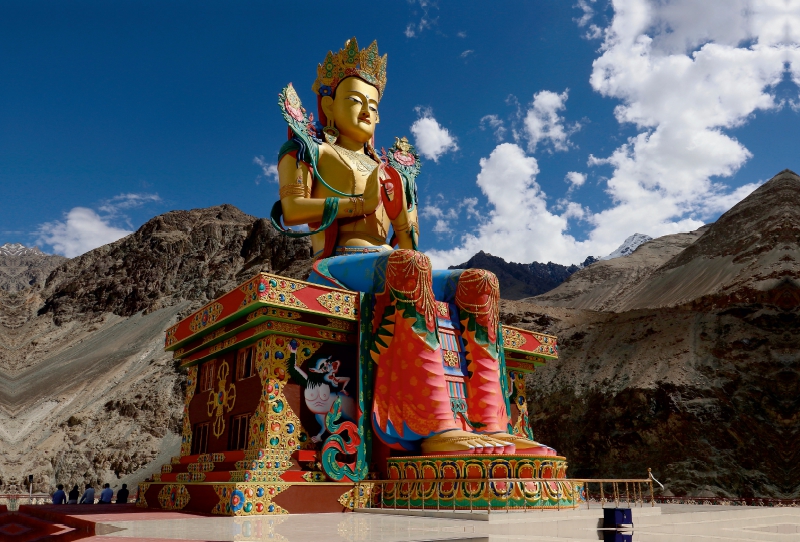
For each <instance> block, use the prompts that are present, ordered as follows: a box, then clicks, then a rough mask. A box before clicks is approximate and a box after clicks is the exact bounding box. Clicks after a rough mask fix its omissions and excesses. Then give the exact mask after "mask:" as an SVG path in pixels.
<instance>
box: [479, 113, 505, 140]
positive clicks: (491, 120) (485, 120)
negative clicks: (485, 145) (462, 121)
mask: <svg viewBox="0 0 800 542" xmlns="http://www.w3.org/2000/svg"><path fill="white" fill-rule="evenodd" d="M487 127H488V128H490V129H491V130H492V131H493V132H494V137H495V139H497V141H503V139H504V138H505V136H506V127H505V123H504V122H503V119H501V118H500V117H499V116H497V115H486V116H484V117H482V118H481V123H480V129H481V130H486V128H487Z"/></svg>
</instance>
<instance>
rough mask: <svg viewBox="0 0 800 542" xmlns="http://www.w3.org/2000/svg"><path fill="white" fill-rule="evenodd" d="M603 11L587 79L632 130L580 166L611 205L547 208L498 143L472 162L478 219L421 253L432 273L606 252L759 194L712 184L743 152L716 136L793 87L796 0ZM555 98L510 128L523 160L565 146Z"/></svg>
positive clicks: (664, 2)
mask: <svg viewBox="0 0 800 542" xmlns="http://www.w3.org/2000/svg"><path fill="white" fill-rule="evenodd" d="M587 5H588V4H587ZM588 6H589V7H591V6H590V5H588ZM612 7H613V9H614V11H615V13H614V16H613V19H612V20H611V22H610V24H609V25H608V26H607V27H606V28H603V29H599V27H598V28H597V30H596V31H592V32H594V33H595V34H596V36H598V37H600V36H602V38H603V40H604V41H603V44H602V47H601V49H600V56H599V57H598V58H597V59H596V60H595V61H594V63H593V72H592V76H591V79H590V82H591V84H592V86H593V88H594V89H595V90H596V91H597V92H599V93H600V94H601V95H603V96H605V97H607V98H610V99H614V100H618V103H619V105H618V106H617V107H616V109H615V115H616V118H617V120H618V121H619V122H620V123H621V124H627V125H630V126H633V127H634V128H635V129H636V130H637V132H638V133H637V134H636V135H635V136H633V137H631V138H630V139H628V140H627V141H626V142H624V143H623V144H622V145H620V146H619V147H618V148H617V149H615V150H614V151H613V152H611V153H610V156H607V157H595V156H590V157H589V160H588V163H589V165H590V166H601V165H605V166H610V168H611V170H612V171H611V175H610V176H609V177H608V179H607V181H606V192H607V194H608V196H609V198H610V200H611V204H610V205H609V206H608V208H606V209H605V210H602V211H600V212H598V213H596V214H592V213H591V212H590V211H589V210H588V209H587V208H586V207H583V206H581V205H580V204H578V203H576V202H572V201H569V199H568V197H567V198H565V199H563V200H559V201H558V203H557V204H556V205H553V206H550V207H549V208H548V206H547V205H546V202H545V194H544V193H543V191H542V190H541V188H540V187H539V185H538V184H537V183H536V177H537V175H538V171H539V168H538V163H537V161H536V159H535V158H533V157H532V156H529V155H527V154H526V152H525V150H524V149H523V148H521V147H520V146H519V145H517V144H511V143H503V144H500V145H498V146H497V147H496V148H495V149H494V151H493V152H492V153H491V155H490V156H489V157H488V158H484V159H482V160H481V162H480V165H481V171H480V173H479V175H478V177H477V184H478V187H479V188H480V189H481V191H482V192H483V194H484V201H485V202H486V206H487V208H488V212H487V213H485V216H484V218H483V219H482V220H480V221H478V227H477V228H474V229H473V232H474V233H468V234H465V235H463V236H462V238H461V239H460V241H459V242H458V244H457V246H456V247H455V248H453V249H452V250H433V251H430V252H429V255H430V256H431V258H432V259H433V260H434V263H435V264H436V265H437V266H448V265H452V264H455V263H461V262H464V261H466V260H468V259H469V258H470V257H471V256H472V255H474V254H475V253H476V252H478V251H479V250H485V251H489V252H491V253H492V254H495V255H497V256H500V257H503V258H505V259H506V260H509V261H517V262H531V261H554V262H559V263H564V264H566V263H574V262H578V261H582V260H583V259H584V258H585V257H586V255H587V254H605V253H609V252H611V251H612V250H614V249H615V248H617V246H619V244H620V243H621V242H622V241H623V240H624V239H626V238H627V237H628V236H630V235H631V233H633V232H639V233H643V234H647V235H650V236H652V237H657V236H661V235H666V234H670V233H676V232H680V231H688V230H691V229H695V228H697V227H699V226H700V225H702V224H703V223H704V222H705V221H707V220H709V219H711V218H713V217H714V216H715V215H716V214H718V213H720V212H723V211H725V210H727V209H729V208H730V207H732V206H733V205H735V204H736V203H737V202H739V201H741V199H743V198H744V197H746V195H747V194H749V193H750V192H751V191H752V190H753V189H755V188H756V187H757V186H758V183H754V184H748V185H745V186H741V187H739V188H736V189H733V190H732V189H731V188H730V187H729V186H728V185H726V184H725V183H724V182H722V181H721V180H720V178H724V177H727V176H731V175H733V174H734V173H735V172H736V171H737V170H739V168H741V166H742V165H743V164H744V163H745V162H746V161H747V160H748V159H749V158H750V156H751V153H750V151H748V150H747V149H746V148H745V147H744V146H743V145H742V144H741V143H740V142H739V141H737V140H736V139H735V138H733V137H732V136H730V135H729V134H728V133H726V131H727V130H729V129H731V128H734V127H737V126H741V125H743V124H745V123H746V122H747V121H748V120H749V119H750V118H752V116H753V115H754V114H756V113H758V112H759V111H764V110H775V109H778V108H780V107H781V106H782V105H783V104H782V103H781V102H779V101H778V100H777V99H776V98H775V96H774V90H773V89H774V88H775V86H776V85H777V84H778V83H780V82H781V81H783V80H784V79H785V78H786V77H787V76H788V77H791V79H792V81H794V82H795V83H796V84H797V85H800V0H748V1H745V0H730V1H729V2H697V1H695V0H613V2H612ZM581 24H584V25H590V19H586V20H584V21H582V22H581ZM589 28H590V29H591V28H592V26H591V25H590V26H589ZM566 98H567V93H566V92H564V93H562V94H556V93H553V92H548V91H543V92H540V93H537V94H536V95H535V96H534V102H533V104H532V105H531V106H530V107H529V108H528V109H527V111H526V112H525V114H524V116H523V121H524V129H523V130H522V133H521V134H515V136H517V135H518V137H517V141H518V142H527V150H528V152H533V151H534V150H535V149H537V148H539V147H540V146H541V145H542V144H550V145H552V149H553V150H565V149H567V148H569V147H570V141H569V137H570V130H574V129H577V128H578V127H577V126H575V127H569V126H568V125H567V124H566V123H565V121H564V119H563V117H562V116H561V114H562V112H563V110H564V105H565V101H566ZM795 103H797V102H795ZM790 105H791V103H790ZM486 122H487V124H485V126H491V125H490V124H488V122H489V121H488V119H487V121H486ZM566 181H567V182H569V183H570V189H569V190H567V196H569V193H570V191H571V190H572V189H573V188H575V187H576V186H579V184H583V183H585V181H586V176H585V174H582V173H578V172H570V173H569V174H568V175H567V177H566ZM559 213H560V214H559ZM571 221H585V222H586V223H587V224H589V225H590V230H589V233H588V238H587V239H586V240H585V241H576V239H575V238H574V237H573V236H571V235H570V234H569V233H568V231H569V225H570V222H571ZM450 228H451V230H452V229H454V227H453V225H450Z"/></svg>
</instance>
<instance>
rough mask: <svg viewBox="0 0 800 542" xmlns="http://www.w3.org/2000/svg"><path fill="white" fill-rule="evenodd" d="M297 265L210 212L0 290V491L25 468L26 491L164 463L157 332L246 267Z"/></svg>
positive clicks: (303, 266)
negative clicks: (29, 481) (31, 482)
mask: <svg viewBox="0 0 800 542" xmlns="http://www.w3.org/2000/svg"><path fill="white" fill-rule="evenodd" d="M309 256H310V244H309V243H308V242H306V241H305V240H288V239H285V238H283V237H280V236H278V235H277V234H276V233H275V232H274V230H273V229H272V228H271V227H270V226H269V225H268V223H267V222H266V221H265V220H263V219H256V218H255V217H252V216H249V215H246V214H244V213H242V212H241V211H239V210H238V209H236V208H235V207H232V206H230V205H222V206H219V207H212V208H208V209H196V210H192V211H174V212H171V213H167V214H165V215H161V216H158V217H156V218H154V219H152V220H150V221H149V222H147V223H146V224H145V225H143V226H142V227H141V228H140V229H139V230H138V231H137V232H135V233H134V234H132V235H130V236H128V237H126V238H123V239H121V240H119V241H117V242H115V243H112V244H110V245H106V246H103V247H100V248H98V249H96V250H93V251H90V252H88V253H86V254H84V255H82V256H79V257H77V258H74V259H72V260H68V261H66V260H63V261H62V262H60V265H59V266H58V267H56V268H55V269H54V270H53V271H52V272H51V273H50V274H49V276H48V278H47V280H46V282H44V283H42V282H41V281H37V282H35V284H33V285H32V286H29V287H27V288H25V289H23V290H20V291H18V292H16V293H13V294H12V293H11V292H10V291H8V290H5V289H3V290H0V457H3V458H4V459H3V461H0V491H2V488H4V487H8V486H10V485H12V484H14V483H16V482H18V481H19V480H21V479H22V478H23V477H24V476H25V475H27V474H28V473H32V474H34V476H35V486H34V490H36V489H37V488H38V489H39V490H48V489H49V488H50V487H52V486H53V485H54V484H55V483H56V482H59V483H64V484H73V483H79V484H81V483H84V482H93V483H100V482H106V481H107V482H110V483H112V484H119V483H122V482H129V483H134V482H136V481H137V480H139V479H142V478H144V477H145V476H146V475H147V474H149V472H150V471H151V470H152V469H154V468H157V467H158V466H159V465H160V464H161V463H163V462H164V461H167V460H168V458H169V457H170V456H171V455H174V454H175V453H176V451H177V449H178V448H179V437H178V435H177V431H178V430H179V428H180V423H181V419H180V417H181V414H182V407H183V391H182V388H181V386H182V382H183V381H182V375H181V374H180V371H178V370H177V369H176V367H175V366H174V365H173V363H172V361H171V358H170V356H168V355H167V354H165V353H164V352H163V333H164V330H165V329H166V328H167V327H169V326H170V325H171V324H172V323H174V322H175V321H176V320H177V319H178V318H179V316H180V315H181V314H186V313H187V312H189V311H191V310H193V309H194V308H196V307H198V306H200V305H202V304H203V303H205V302H206V301H208V300H209V299H213V298H214V297H216V296H217V295H219V294H220V293H222V292H224V291H226V290H228V289H230V288H232V287H234V286H235V285H236V284H237V283H239V282H240V281H243V280H244V279H245V278H247V277H249V276H251V275H253V274H255V273H256V272H258V271H261V270H264V271H270V272H279V273H281V274H284V275H288V276H293V277H298V278H302V277H305V276H306V275H307V273H308V271H309V269H310V263H311V260H310V258H309Z"/></svg>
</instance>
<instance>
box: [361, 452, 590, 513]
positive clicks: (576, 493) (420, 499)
mask: <svg viewBox="0 0 800 542" xmlns="http://www.w3.org/2000/svg"><path fill="white" fill-rule="evenodd" d="M566 471H567V461H566V459H565V458H563V457H558V456H555V457H554V456H526V455H461V456H435V457H393V458H391V459H389V461H388V474H389V479H390V480H397V481H398V482H397V483H386V484H382V487H381V496H380V500H379V502H380V504H378V506H384V507H387V508H410V509H412V510H413V509H437V508H441V509H445V510H446V509H451V510H452V509H456V510H459V509H460V510H464V509H467V510H469V509H472V510H485V509H488V508H491V509H493V510H495V509H499V510H505V509H530V508H536V509H545V508H576V507H578V506H579V503H580V500H581V494H582V485H581V484H579V483H575V482H571V481H569V480H567V478H566ZM491 478H494V479H499V480H500V481H493V480H490V479H491ZM530 478H546V479H548V480H547V481H536V482H534V481H516V480H503V479H521V480H525V479H530ZM550 479H552V481H550ZM426 480H436V481H435V482H434V481H426ZM373 491H374V490H373ZM376 500H377V499H375V498H374V499H373V503H375V502H376ZM373 506H375V504H373Z"/></svg>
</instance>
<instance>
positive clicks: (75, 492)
mask: <svg viewBox="0 0 800 542" xmlns="http://www.w3.org/2000/svg"><path fill="white" fill-rule="evenodd" d="M80 496H81V492H80V490H79V489H78V484H75V485H74V486H72V489H71V490H70V492H69V500H68V501H67V504H78V497H80Z"/></svg>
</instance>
